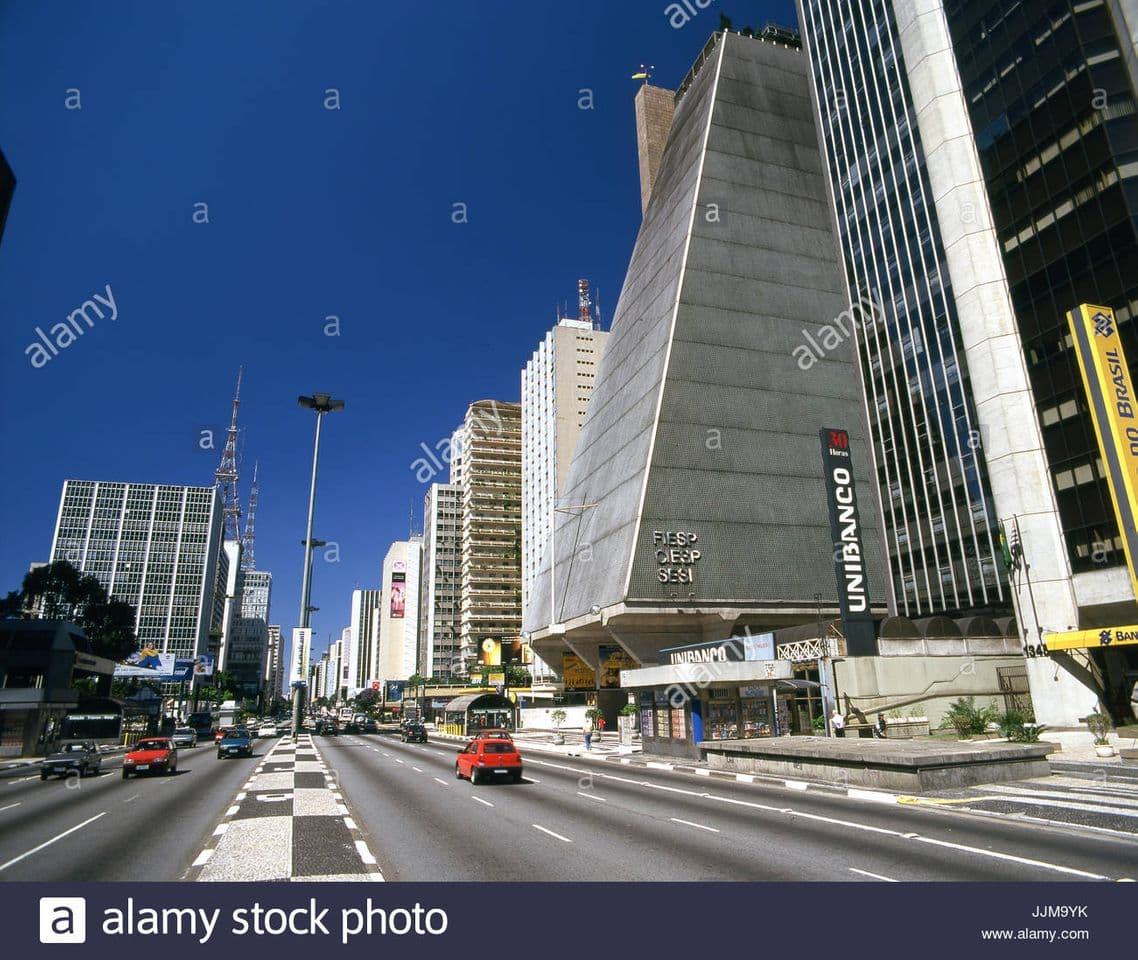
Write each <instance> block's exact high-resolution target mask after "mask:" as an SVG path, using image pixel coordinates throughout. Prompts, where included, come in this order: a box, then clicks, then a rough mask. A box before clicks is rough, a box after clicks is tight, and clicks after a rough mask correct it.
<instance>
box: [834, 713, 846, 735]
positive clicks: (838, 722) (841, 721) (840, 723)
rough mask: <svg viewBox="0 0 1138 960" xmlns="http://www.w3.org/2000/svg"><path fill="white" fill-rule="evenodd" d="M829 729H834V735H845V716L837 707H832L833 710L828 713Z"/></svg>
mask: <svg viewBox="0 0 1138 960" xmlns="http://www.w3.org/2000/svg"><path fill="white" fill-rule="evenodd" d="M830 729H831V730H833V731H834V736H835V737H844V736H845V735H846V718H845V717H843V716H842V714H841V711H840V710H838V708H837V707H834V712H833V713H831V714H830Z"/></svg>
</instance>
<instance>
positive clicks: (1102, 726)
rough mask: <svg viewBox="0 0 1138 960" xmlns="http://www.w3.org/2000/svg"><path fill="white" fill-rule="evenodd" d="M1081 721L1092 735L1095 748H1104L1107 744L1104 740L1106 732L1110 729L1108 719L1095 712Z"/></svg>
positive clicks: (1104, 715) (1103, 714)
mask: <svg viewBox="0 0 1138 960" xmlns="http://www.w3.org/2000/svg"><path fill="white" fill-rule="evenodd" d="M1083 719H1084V722H1085V723H1086V725H1087V729H1088V730H1090V732H1091V733H1092V734H1093V735H1094V738H1095V746H1097V747H1102V746H1106V744H1107V743H1108V742H1109V741H1108V740H1107V739H1106V732H1107V731H1108V730H1109V729H1110V717H1108V716H1107V715H1106V714H1105V713H1099V712H1098V711H1097V710H1096V711H1095V712H1094V713H1092V714H1091V715H1090V716H1088V717H1084V718H1083Z"/></svg>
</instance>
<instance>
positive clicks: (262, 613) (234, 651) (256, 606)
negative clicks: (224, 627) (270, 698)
mask: <svg viewBox="0 0 1138 960" xmlns="http://www.w3.org/2000/svg"><path fill="white" fill-rule="evenodd" d="M241 581H242V582H241V600H240V608H239V615H238V617H237V620H236V622H235V623H234V626H233V633H232V636H231V638H230V641H229V655H228V657H227V660H226V667H225V669H226V670H228V671H229V672H230V673H232V674H233V675H234V677H235V679H236V681H237V683H238V684H240V685H241V687H242V689H243V690H244V692H245V694H246V695H247V696H250V697H253V696H256V695H257V694H259V693H261V691H262V690H264V689H265V685H264V675H265V661H266V657H267V655H268V642H269V609H270V606H271V604H272V591H273V575H272V574H271V573H270V572H269V571H267V570H243V571H241ZM270 689H271V688H270Z"/></svg>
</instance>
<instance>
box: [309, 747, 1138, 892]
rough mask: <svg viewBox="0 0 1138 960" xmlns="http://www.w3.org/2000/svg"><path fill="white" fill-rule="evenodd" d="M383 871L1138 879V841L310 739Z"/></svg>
mask: <svg viewBox="0 0 1138 960" xmlns="http://www.w3.org/2000/svg"><path fill="white" fill-rule="evenodd" d="M318 746H319V749H320V751H321V753H322V754H323V755H324V757H325V759H326V760H327V762H328V764H329V766H330V767H331V768H332V769H333V770H334V771H335V774H336V778H337V781H338V783H339V785H340V788H341V790H342V792H343V794H344V797H345V799H346V801H347V803H348V805H349V807H350V809H351V810H352V813H353V815H354V817H355V820H356V822H357V824H358V825H359V827H360V828H361V830H362V831H363V832H364V834H365V836H366V838H367V841H368V844H369V846H370V848H371V850H372V851H373V852H374V853H375V855H376V857H377V859H378V860H379V864H380V867H381V869H382V870H383V873H384V876H385V877H386V878H387V879H388V880H404V881H452V880H483V881H485V880H520V881H530V880H551V881H552V880H559V881H560V880H680V881H683V880H831V881H832V880H848V881H871V880H895V881H970V880H971V881H976V880H985V881H998V880H1005V881H1048V880H1094V879H1107V880H1118V879H1121V878H1138V841H1136V840H1134V839H1128V838H1124V837H1116V836H1114V835H1111V834H1094V833H1090V832H1087V831H1079V830H1068V829H1063V828H1054V827H1049V826H1045V825H1040V824H1028V823H1021V822H1017V821H1015V820H1008V819H1000V818H994V817H984V816H979V815H976V814H968V813H961V812H958V811H954V810H952V809H950V808H944V807H938V808H929V807H911V806H903V805H897V804H895V803H890V804H883V803H881V802H879V801H873V800H866V799H854V798H850V797H845V796H833V795H830V794H826V793H822V792H814V791H810V792H803V791H797V790H791V789H787V788H785V787H779V786H771V785H765V784H759V783H755V784H738V783H732V782H730V781H722V780H709V779H708V778H704V777H698V776H695V775H686V774H676V773H668V772H664V771H655V770H646V769H643V768H639V767H631V766H621V765H619V764H613V763H605V762H599V761H585V760H579V759H576V758H574V759H562V758H558V757H551V756H548V755H545V756H542V755H539V754H533V755H530V756H525V754H524V748H523V757H524V760H525V767H526V781H525V782H523V783H521V784H518V785H514V784H497V783H496V784H489V785H486V786H482V785H479V786H477V787H474V786H471V784H470V783H469V782H468V781H465V780H461V781H460V780H456V779H455V776H454V756H455V753H456V746H455V745H453V744H451V743H448V742H443V741H440V742H438V743H429V744H427V745H422V744H403V743H401V742H400V741H399V740H398V738H396V737H390V736H371V737H360V736H340V737H335V738H332V737H329V738H320V740H319V743H318Z"/></svg>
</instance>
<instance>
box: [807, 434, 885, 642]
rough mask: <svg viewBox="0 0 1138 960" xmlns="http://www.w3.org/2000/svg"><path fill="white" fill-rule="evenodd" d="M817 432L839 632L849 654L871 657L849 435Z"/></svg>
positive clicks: (869, 617)
mask: <svg viewBox="0 0 1138 960" xmlns="http://www.w3.org/2000/svg"><path fill="white" fill-rule="evenodd" d="M818 435H819V439H820V440H821V442H822V468H823V472H824V473H825V479H826V500H827V501H828V505H829V508H830V536H831V537H832V538H833V546H834V573H835V575H836V577H837V582H838V606H839V608H840V609H841V612H842V633H843V634H845V637H846V649H847V650H848V651H849V653H850V655H851V656H873V655H874V654H876V653H877V644H876V643H875V642H874V635H873V615H872V614H871V613H870V610H869V576H868V574H867V571H866V566H865V550H864V548H863V547H862V542H861V520H860V518H859V517H858V513H857V493H856V492H855V490H854V478H853V460H852V459H851V457H850V435H849V434H848V433H847V432H846V431H845V430H838V429H835V428H833V427H824V428H823V429H822V430H820V431H819V434H818Z"/></svg>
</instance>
